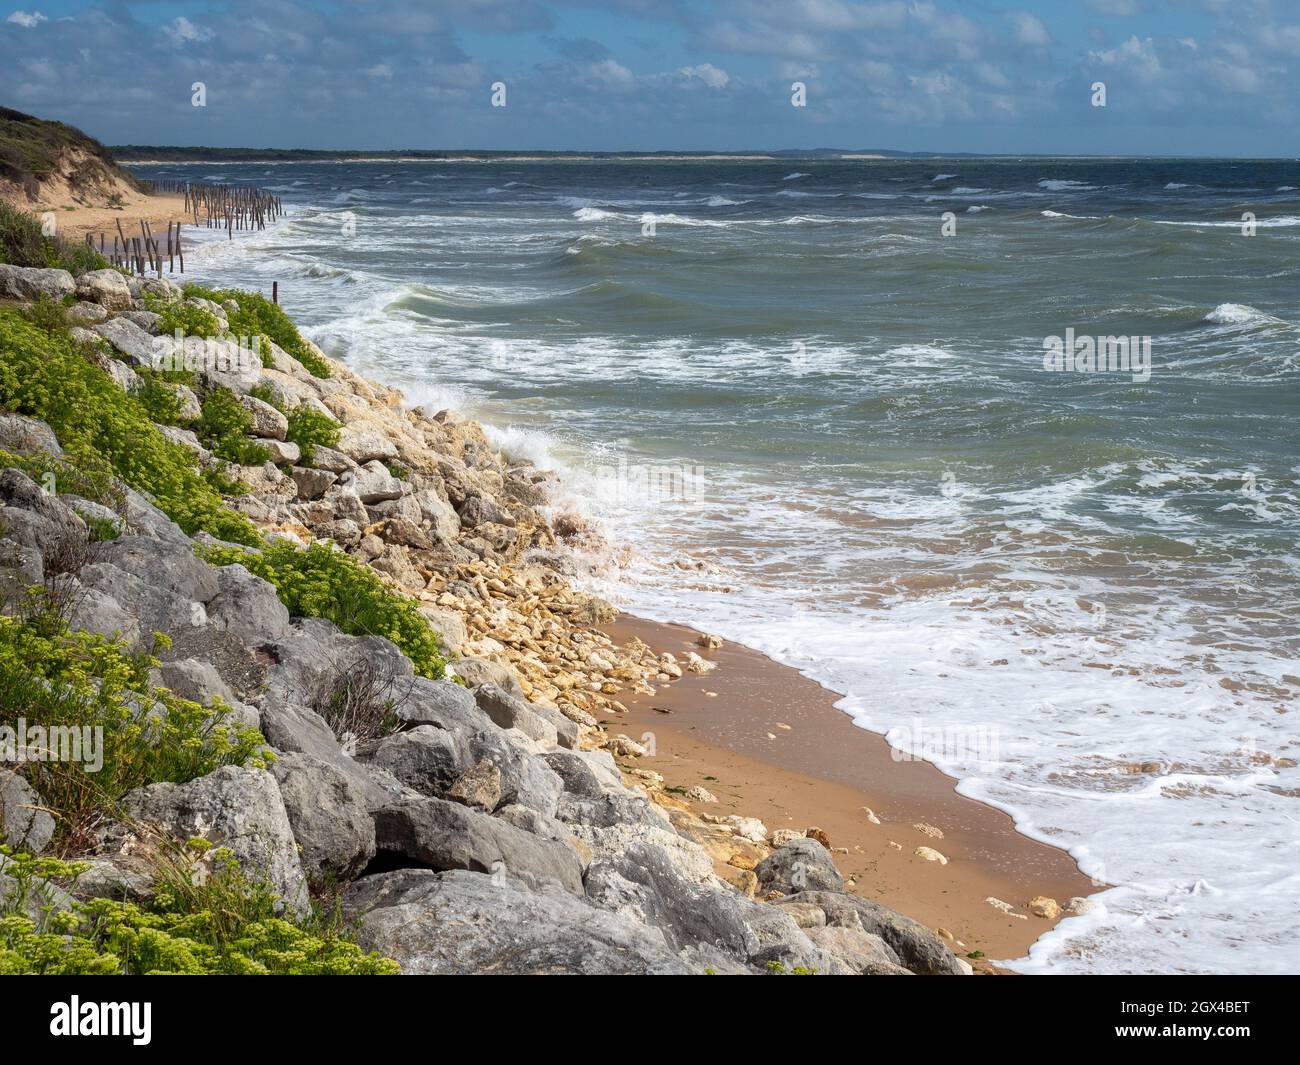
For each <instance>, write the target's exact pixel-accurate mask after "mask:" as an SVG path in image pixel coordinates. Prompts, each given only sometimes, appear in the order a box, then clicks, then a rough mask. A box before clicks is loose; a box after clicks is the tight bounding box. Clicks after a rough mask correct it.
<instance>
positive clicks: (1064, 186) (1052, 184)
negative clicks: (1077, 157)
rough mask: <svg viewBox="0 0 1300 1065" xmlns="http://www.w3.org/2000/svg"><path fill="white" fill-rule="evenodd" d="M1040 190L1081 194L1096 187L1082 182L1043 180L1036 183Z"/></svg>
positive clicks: (1055, 179)
mask: <svg viewBox="0 0 1300 1065" xmlns="http://www.w3.org/2000/svg"><path fill="white" fill-rule="evenodd" d="M1038 187H1039V188H1040V189H1046V190H1047V191H1048V192H1083V191H1086V190H1088V189H1095V188H1096V187H1097V186H1096V185H1089V184H1087V183H1086V182H1083V181H1070V180H1068V179H1065V178H1043V180H1042V181H1040V182H1039V183H1038Z"/></svg>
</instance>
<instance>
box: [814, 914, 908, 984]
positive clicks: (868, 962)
mask: <svg viewBox="0 0 1300 1065" xmlns="http://www.w3.org/2000/svg"><path fill="white" fill-rule="evenodd" d="M804 931H805V935H807V936H808V938H809V939H811V940H812V941H813V943H815V944H816V945H817V946H819V947H821V948H822V950H824V951H826V952H827V953H828V954H833V955H834V956H835V957H837V958H838V959H839V960H840V961H842V962H843V963H844V964H845V965H847V966H848V967H849V968H850V969H852V970H853V971H854V972H855V973H858V974H859V975H860V976H911V975H913V974H912V970H911V969H907V968H904V967H903V966H902V965H901V964H900V963H899V960H898V955H897V954H895V953H894V951H893V949H892V948H891V947H890V946H889V944H887V943H886V942H885V941H884V940H883V939H881V938H880V937H879V936H876V935H872V934H871V933H870V932H863V931H862V930H861V929H857V928H842V927H827V926H826V925H820V926H817V927H814V928H808V929H805V930H804Z"/></svg>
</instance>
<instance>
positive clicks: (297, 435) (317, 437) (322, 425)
mask: <svg viewBox="0 0 1300 1065" xmlns="http://www.w3.org/2000/svg"><path fill="white" fill-rule="evenodd" d="M288 418H289V431H288V432H287V433H286V434H285V438H286V439H287V440H290V441H292V442H293V443H295V444H297V445H298V449H299V450H300V451H301V452H302V458H301V460H300V461H301V462H302V464H303V465H304V466H310V465H311V460H312V458H313V457H314V456H315V454H316V448H317V446H318V445H319V446H320V447H338V443H339V426H338V422H336V421H334V419H333V418H331V417H329V416H328V415H326V414H322V413H321V412H320V411H318V410H316V409H315V408H313V407H309V406H307V405H306V404H305V403H303V404H300V405H299V406H297V407H295V408H294V409H293V410H291V411H290V412H289V415H288Z"/></svg>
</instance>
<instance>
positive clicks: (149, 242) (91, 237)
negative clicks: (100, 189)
mask: <svg viewBox="0 0 1300 1065" xmlns="http://www.w3.org/2000/svg"><path fill="white" fill-rule="evenodd" d="M113 221H114V223H115V224H116V225H117V232H116V233H115V234H113V243H112V244H109V243H108V241H107V239H106V238H105V236H104V234H103V233H100V234H99V245H98V247H96V244H95V234H93V233H87V234H86V243H87V244H88V245H89V246H90V248H91V249H92V250H94V251H97V252H99V254H100V255H102V256H103V257H104V258H105V259H107V260H108V262H109V264H110V265H112V266H116V267H119V268H120V269H123V270H130V271H131V272H132V273H136V274H140V275H144V274H147V273H148V272H149V271H150V270H152V271H153V272H154V273H155V274H156V275H157V276H158V277H162V275H163V260H164V259H166V260H167V272H168V273H169V274H174V273H176V267H177V264H178V262H179V265H180V272H181V273H182V274H183V273H185V247H184V245H183V244H182V242H181V223H180V222H168V223H167V241H166V243H165V244H162V243H159V240H158V238H157V237H155V236H154V233H153V228H152V227H151V226H150V225H149V223H148V222H147V221H145V220H143V219H142V220H141V222H140V236H138V237H128V236H127V235H126V231H125V230H123V229H122V221H121V219H117V218H115V219H114V220H113Z"/></svg>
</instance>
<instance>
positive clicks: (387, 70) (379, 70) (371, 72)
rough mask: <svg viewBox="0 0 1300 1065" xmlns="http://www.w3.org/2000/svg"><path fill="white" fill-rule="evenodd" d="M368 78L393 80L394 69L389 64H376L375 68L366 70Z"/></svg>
mask: <svg viewBox="0 0 1300 1065" xmlns="http://www.w3.org/2000/svg"><path fill="white" fill-rule="evenodd" d="M366 76H367V77H371V78H391V77H392V76H393V68H392V67H390V66H389V65H388V64H387V63H376V64H375V65H374V66H373V67H367V68H366Z"/></svg>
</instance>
